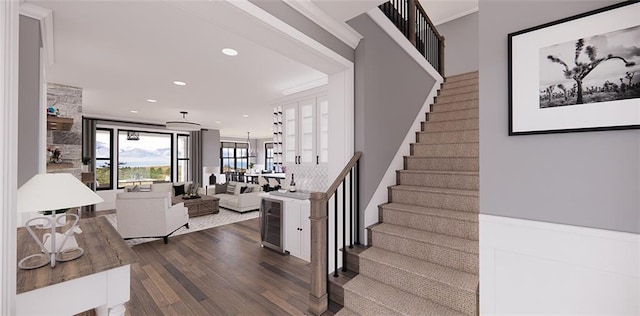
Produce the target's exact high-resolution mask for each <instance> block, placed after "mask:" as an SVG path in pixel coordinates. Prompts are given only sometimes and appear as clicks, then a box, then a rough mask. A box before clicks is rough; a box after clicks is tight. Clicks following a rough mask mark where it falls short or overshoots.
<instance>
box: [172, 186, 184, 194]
mask: <svg viewBox="0 0 640 316" xmlns="http://www.w3.org/2000/svg"><path fill="white" fill-rule="evenodd" d="M184 192H185V191H184V184H179V185H174V186H173V195H174V196H178V195H183V194H184Z"/></svg>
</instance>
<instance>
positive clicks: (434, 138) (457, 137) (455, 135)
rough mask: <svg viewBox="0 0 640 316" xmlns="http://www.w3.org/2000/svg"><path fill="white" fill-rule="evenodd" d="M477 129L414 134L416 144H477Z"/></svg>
mask: <svg viewBox="0 0 640 316" xmlns="http://www.w3.org/2000/svg"><path fill="white" fill-rule="evenodd" d="M478 141H479V135H478V130H477V129H469V130H458V131H445V132H416V142H417V143H420V144H452V143H471V142H478Z"/></svg>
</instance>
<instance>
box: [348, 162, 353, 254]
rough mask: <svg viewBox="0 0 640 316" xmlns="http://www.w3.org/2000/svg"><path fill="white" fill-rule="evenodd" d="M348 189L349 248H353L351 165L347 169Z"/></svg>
mask: <svg viewBox="0 0 640 316" xmlns="http://www.w3.org/2000/svg"><path fill="white" fill-rule="evenodd" d="M349 191H350V192H349V193H350V196H351V199H350V200H349V248H352V249H353V203H354V202H353V167H351V171H349Z"/></svg>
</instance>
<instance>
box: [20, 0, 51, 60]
mask: <svg viewBox="0 0 640 316" xmlns="http://www.w3.org/2000/svg"><path fill="white" fill-rule="evenodd" d="M20 15H24V16H27V17H30V18H33V19H36V20H39V21H40V33H42V48H43V49H44V51H45V61H46V64H47V65H49V66H50V65H53V63H54V62H55V54H54V43H53V11H51V10H49V9H46V8H43V7H40V6H37V5H35V4H31V3H27V2H22V3H20Z"/></svg>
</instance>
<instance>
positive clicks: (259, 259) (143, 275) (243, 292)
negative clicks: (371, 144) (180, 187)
mask: <svg viewBox="0 0 640 316" xmlns="http://www.w3.org/2000/svg"><path fill="white" fill-rule="evenodd" d="M258 225H259V220H258V219H252V220H248V221H244V222H239V223H234V224H230V225H225V226H220V227H214V228H210V229H207V230H203V231H200V232H194V233H189V234H184V235H180V236H173V237H171V241H170V242H169V244H167V245H165V244H164V243H162V241H154V242H148V243H144V244H140V245H137V246H134V247H132V250H133V251H134V252H135V253H136V255H137V257H138V262H139V263H137V264H135V265H134V266H136V267H135V268H133V269H132V273H131V283H132V285H131V300H130V301H129V302H128V303H127V309H128V311H127V315H135V316H138V315H143V316H144V315H288V314H290V315H303V314H305V313H306V312H307V308H308V300H309V298H308V297H309V270H310V265H309V263H307V262H305V261H302V260H300V259H298V258H295V257H291V256H283V255H281V254H279V253H276V252H274V251H271V250H269V249H266V248H262V247H260V243H259V240H260V234H259V226H258ZM157 278H162V281H159V280H157ZM144 284H147V286H148V287H150V289H151V290H152V292H153V293H150V292H149V290H147V289H146V288H145V287H144ZM149 284H153V287H151V286H150V285H149ZM164 287H168V289H167V288H164ZM171 293H175V295H176V296H177V297H178V298H179V299H180V301H178V302H173V301H175V297H174V296H173V295H172V294H171ZM154 296H162V299H158V300H159V301H160V302H158V301H156V300H154ZM171 302H173V303H171ZM334 310H336V309H334ZM325 315H333V313H332V312H327V313H326V314H325Z"/></svg>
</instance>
